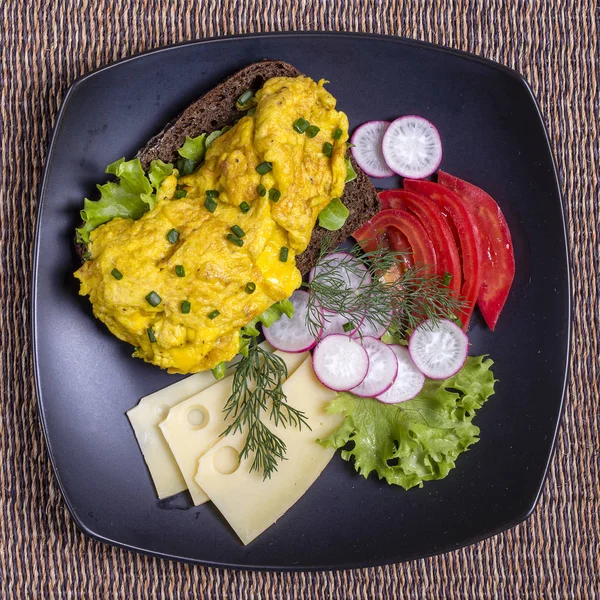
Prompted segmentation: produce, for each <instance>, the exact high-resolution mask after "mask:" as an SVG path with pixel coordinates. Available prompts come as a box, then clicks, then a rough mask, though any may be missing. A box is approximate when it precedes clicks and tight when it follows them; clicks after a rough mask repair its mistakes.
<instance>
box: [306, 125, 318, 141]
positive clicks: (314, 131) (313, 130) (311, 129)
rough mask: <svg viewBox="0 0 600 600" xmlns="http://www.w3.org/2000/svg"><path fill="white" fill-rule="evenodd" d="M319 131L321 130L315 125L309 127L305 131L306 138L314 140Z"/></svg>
mask: <svg viewBox="0 0 600 600" xmlns="http://www.w3.org/2000/svg"><path fill="white" fill-rule="evenodd" d="M319 131H321V130H320V129H319V128H318V127H317V126H316V125H311V126H310V127H309V128H308V129H307V130H306V137H309V138H314V137H315V136H316V135H317V133H319Z"/></svg>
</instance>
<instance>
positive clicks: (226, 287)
mask: <svg viewBox="0 0 600 600" xmlns="http://www.w3.org/2000/svg"><path fill="white" fill-rule="evenodd" d="M324 83H325V82H324V81H320V82H319V83H315V82H314V81H313V80H312V79H310V78H308V77H297V78H283V77H281V78H273V79H270V80H268V81H267V82H266V83H265V85H264V86H263V88H262V89H261V90H259V91H258V92H257V94H256V100H257V106H256V110H255V113H254V114H253V115H252V116H244V117H242V118H241V119H240V120H239V121H238V122H237V123H236V124H235V125H234V126H233V127H232V129H230V130H229V131H228V132H227V133H225V134H223V135H222V136H220V137H219V138H217V139H216V140H215V141H214V142H213V143H212V145H211V146H210V147H209V148H208V150H207V153H206V157H205V160H204V163H202V165H201V166H200V167H199V168H198V169H197V170H196V171H195V172H194V173H192V174H191V175H187V176H185V177H180V178H179V179H178V178H177V173H176V172H175V174H173V175H171V176H169V177H167V178H166V179H165V180H164V181H163V183H162V185H161V187H160V189H159V192H158V194H157V203H156V206H155V207H154V208H153V209H152V210H151V211H150V212H148V213H146V214H145V215H144V216H142V217H141V218H140V219H138V220H136V221H133V220H131V219H122V218H117V219H113V220H112V221H109V222H108V223H106V224H104V225H101V226H100V227H98V228H96V229H95V230H93V231H92V232H91V234H90V243H89V245H88V251H89V252H90V254H91V260H89V261H87V262H86V263H85V264H84V265H83V266H82V267H81V268H80V269H79V270H78V271H77V272H76V273H75V276H76V277H77V278H78V279H79V280H80V282H81V288H80V293H81V294H82V295H87V296H89V298H90V301H91V302H92V306H93V310H94V314H95V316H96V317H97V318H98V319H100V320H101V321H103V322H104V323H105V324H106V325H107V327H108V328H109V329H110V331H111V332H112V333H113V334H114V335H115V336H117V337H118V338H119V339H121V340H124V341H126V342H129V343H130V344H132V345H134V346H135V347H136V350H135V353H134V355H135V356H138V357H140V358H143V359H144V360H146V361H147V362H150V363H153V364H156V365H158V366H160V367H163V368H166V369H168V370H169V371H170V372H172V373H194V372H197V371H202V370H205V369H210V368H212V367H214V366H216V365H217V364H219V363H220V362H221V361H224V360H230V359H231V358H233V357H234V356H235V354H237V352H238V350H239V347H240V328H241V327H243V326H244V325H246V324H247V323H248V322H249V321H251V320H252V319H254V318H255V317H256V316H258V315H259V314H261V313H262V312H263V311H264V310H266V309H267V308H268V307H269V306H271V305H272V304H274V303H275V302H278V301H280V300H283V299H285V298H288V297H289V296H290V295H291V294H292V293H293V291H294V290H295V289H296V288H298V287H299V286H300V283H301V275H300V272H299V271H298V269H297V268H296V266H295V260H294V258H295V256H296V254H299V253H301V252H302V251H304V249H305V248H306V246H307V245H308V242H309V241H310V237H311V233H312V230H313V227H314V225H315V222H316V219H317V217H318V215H319V212H320V211H321V210H322V209H323V208H325V207H326V206H327V204H328V203H329V202H330V201H331V199H332V198H335V197H339V196H341V195H342V193H343V189H344V179H345V176H346V164H345V151H346V140H347V139H348V120H347V118H346V115H345V114H344V113H342V112H339V111H337V110H335V105H336V101H335V98H334V97H333V96H332V95H331V94H330V93H329V92H328V91H327V90H325V88H324V87H323V86H324ZM299 118H303V119H306V120H307V121H309V122H310V124H311V125H316V126H317V127H318V128H319V133H318V134H317V135H316V136H315V137H313V138H310V137H309V136H307V135H304V134H300V133H298V132H297V131H296V130H295V129H294V127H293V125H294V123H295V122H296V121H297V120H298V119H299ZM337 129H340V130H341V131H342V135H341V136H336V137H338V139H334V138H333V133H334V131H336V130H337ZM325 143H329V144H331V145H332V146H333V150H332V152H331V156H327V155H326V153H324V151H323V145H324V144H325ZM263 162H268V163H271V165H272V169H271V170H270V171H269V172H267V173H265V174H262V175H261V174H260V173H259V172H258V171H257V170H256V167H257V166H258V165H260V164H262V163H263ZM261 170H262V169H261ZM261 186H262V187H263V188H264V190H263V189H262V188H261ZM178 188H179V189H180V190H182V189H183V190H185V191H186V196H185V197H183V198H176V197H175V195H176V190H177V189H178ZM211 190H214V191H216V192H218V197H215V198H214V200H215V201H216V202H217V206H216V208H215V209H214V212H210V211H209V210H208V209H207V207H206V206H205V202H206V199H207V191H210V192H209V193H210V194H214V192H212V191H211ZM270 190H276V191H278V192H279V198H278V199H277V201H274V200H275V199H276V198H277V193H276V192H273V193H271V194H269V191H270ZM264 191H266V194H265V195H261V194H260V193H259V192H264ZM270 198H271V199H270ZM244 202H245V203H247V204H248V205H249V206H250V209H249V210H248V211H247V212H243V211H242V210H241V209H240V205H241V204H242V203H244ZM209 204H210V203H209ZM236 226H237V227H239V228H241V230H242V231H243V232H244V235H243V237H242V238H241V239H242V241H243V245H242V246H239V245H237V244H235V243H233V242H232V241H231V239H230V238H228V237H227V236H228V235H229V234H232V228H235V227H236ZM172 230H175V231H176V232H177V234H178V237H177V239H176V240H175V241H174V243H173V233H171V235H170V236H169V237H170V238H171V240H169V239H168V238H167V236H168V234H169V232H171V231H172ZM238 233H239V231H238ZM282 248H288V249H289V253H288V259H287V261H286V262H283V261H282V260H280V252H281V249H282ZM114 269H117V271H118V272H119V273H121V274H122V278H121V279H116V278H115V277H114V276H113V275H112V273H113V270H114ZM182 269H183V272H184V273H185V276H183V277H181V276H179V275H178V272H179V274H181V272H182ZM247 284H253V285H254V286H255V290H254V291H253V292H252V293H248V289H252V286H250V288H248V286H247ZM151 292H154V293H155V294H156V295H158V297H159V298H160V303H159V304H157V305H156V306H152V305H151V303H150V302H149V301H148V299H147V296H148V295H149V294H151ZM152 299H153V303H156V296H153V297H152ZM182 303H183V306H182ZM186 303H189V312H186V310H187V308H188V307H187V306H186ZM182 309H183V310H182ZM216 311H218V315H216V316H215V312H216ZM209 315H210V317H209ZM211 317H212V318H211ZM153 340H154V341H153Z"/></svg>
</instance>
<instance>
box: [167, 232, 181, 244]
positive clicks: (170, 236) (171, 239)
mask: <svg viewBox="0 0 600 600" xmlns="http://www.w3.org/2000/svg"><path fill="white" fill-rule="evenodd" d="M178 239H179V231H177V229H171V230H170V231H169V233H167V240H169V243H171V244H174V243H175V242H176V241H177V240H178Z"/></svg>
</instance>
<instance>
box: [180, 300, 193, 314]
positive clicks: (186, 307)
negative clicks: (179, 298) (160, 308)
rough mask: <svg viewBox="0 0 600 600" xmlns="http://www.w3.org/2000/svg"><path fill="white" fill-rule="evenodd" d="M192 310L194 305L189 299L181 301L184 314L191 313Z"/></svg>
mask: <svg viewBox="0 0 600 600" xmlns="http://www.w3.org/2000/svg"><path fill="white" fill-rule="evenodd" d="M190 310H192V305H191V304H190V303H189V302H188V301H187V300H184V301H183V302H182V303H181V312H182V314H184V315H187V314H189V312H190Z"/></svg>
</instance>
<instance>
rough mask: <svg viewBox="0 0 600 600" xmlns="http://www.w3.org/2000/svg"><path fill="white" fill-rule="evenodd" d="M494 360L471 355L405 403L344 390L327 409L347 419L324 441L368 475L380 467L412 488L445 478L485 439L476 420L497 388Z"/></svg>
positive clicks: (392, 481)
mask: <svg viewBox="0 0 600 600" xmlns="http://www.w3.org/2000/svg"><path fill="white" fill-rule="evenodd" d="M492 364H493V362H492V361H491V360H490V359H486V358H485V357H484V356H478V357H469V358H467V362H466V364H465V366H464V367H463V368H462V369H461V370H460V371H459V372H458V373H457V374H456V375H454V376H453V377H450V378H449V379H446V380H445V381H433V380H429V379H428V380H427V381H426V382H425V386H424V387H423V390H422V391H421V393H420V394H419V395H418V396H416V397H415V398H413V399H412V400H408V401H407V402H401V403H400V404H383V403H382V402H378V401H377V400H374V399H371V398H359V397H358V396H355V395H354V394H351V393H349V392H343V393H340V394H338V395H337V396H336V398H335V399H334V400H332V401H331V402H330V404H329V405H328V408H327V410H328V412H330V413H334V414H336V413H344V414H345V415H346V418H345V419H344V421H343V422H342V424H341V426H340V427H339V428H338V429H337V430H336V431H335V432H333V433H332V434H331V435H330V436H329V437H327V438H326V439H324V440H322V441H321V443H322V444H323V445H325V446H332V447H333V448H342V458H343V459H344V460H348V461H349V460H350V459H352V458H353V459H354V467H355V469H356V470H357V471H358V472H359V473H360V474H361V475H362V476H363V477H365V479H366V478H367V477H368V476H369V474H370V473H372V472H375V473H376V474H377V475H378V477H379V479H385V480H386V481H387V482H388V483H389V484H393V485H399V486H402V487H403V488H404V489H406V490H408V489H410V488H412V487H415V486H419V487H422V486H423V482H424V481H431V480H436V479H443V478H444V477H446V475H447V474H448V473H449V471H450V470H451V469H453V468H454V467H455V461H456V459H457V457H458V456H459V455H460V454H461V453H462V452H464V451H465V450H467V449H468V448H469V446H471V445H472V444H474V443H476V442H477V441H478V440H479V437H478V436H479V428H478V427H476V426H475V425H473V422H472V421H473V417H474V416H475V414H476V412H477V410H478V409H479V408H481V406H482V405H483V404H484V403H485V402H486V400H487V399H488V398H489V397H490V396H491V395H492V394H493V393H494V383H495V380H494V375H493V373H492V371H491V370H490V367H491V366H492ZM348 442H351V443H350V444H348Z"/></svg>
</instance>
